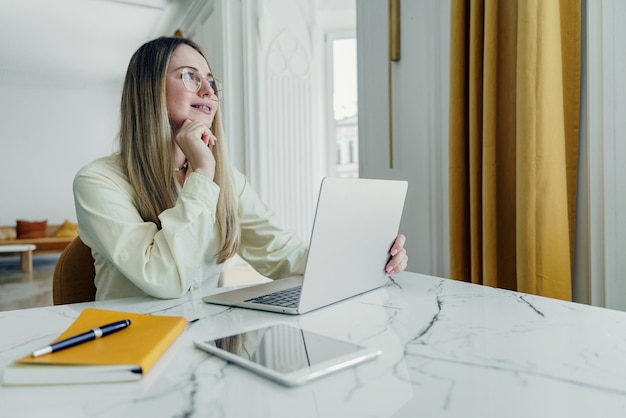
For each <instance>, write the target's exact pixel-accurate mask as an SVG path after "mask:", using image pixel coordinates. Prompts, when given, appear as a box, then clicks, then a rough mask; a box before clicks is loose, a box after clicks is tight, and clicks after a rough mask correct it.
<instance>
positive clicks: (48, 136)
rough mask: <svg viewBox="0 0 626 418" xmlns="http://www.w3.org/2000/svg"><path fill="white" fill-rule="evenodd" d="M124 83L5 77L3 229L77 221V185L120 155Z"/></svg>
mask: <svg viewBox="0 0 626 418" xmlns="http://www.w3.org/2000/svg"><path fill="white" fill-rule="evenodd" d="M120 91H121V80H120V81H119V82H115V81H111V82H103V81H98V80H90V79H86V78H85V79H82V80H81V79H78V78H77V79H72V78H71V77H67V78H59V77H50V76H47V75H46V74H24V73H20V74H12V73H8V72H6V71H5V72H0V132H1V134H0V149H1V152H0V161H1V162H0V179H2V180H1V181H0V225H15V221H16V220H17V219H27V220H42V219H47V220H48V222H49V223H62V222H63V221H64V220H65V219H68V220H71V221H73V222H75V221H76V215H75V210H74V200H73V194H72V181H73V178H74V174H75V173H76V171H78V169H79V168H80V167H82V166H83V165H85V164H86V163H88V162H90V161H91V160H93V159H95V158H97V157H99V156H102V155H106V154H109V153H111V152H112V150H113V143H114V139H115V136H116V133H117V129H118V119H119V118H118V112H119V98H120Z"/></svg>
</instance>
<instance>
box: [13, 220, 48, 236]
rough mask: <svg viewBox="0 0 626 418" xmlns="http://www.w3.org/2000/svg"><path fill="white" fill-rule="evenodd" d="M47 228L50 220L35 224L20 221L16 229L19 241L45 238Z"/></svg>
mask: <svg viewBox="0 0 626 418" xmlns="http://www.w3.org/2000/svg"><path fill="white" fill-rule="evenodd" d="M47 226H48V220H45V221H35V222H31V221H24V220H18V221H17V227H16V228H15V230H16V235H17V239H20V238H45V237H46V227H47Z"/></svg>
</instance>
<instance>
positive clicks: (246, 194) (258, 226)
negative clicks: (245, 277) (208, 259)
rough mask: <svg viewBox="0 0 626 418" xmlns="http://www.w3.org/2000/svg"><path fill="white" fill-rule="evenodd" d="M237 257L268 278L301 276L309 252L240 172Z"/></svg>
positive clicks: (238, 182)
mask: <svg viewBox="0 0 626 418" xmlns="http://www.w3.org/2000/svg"><path fill="white" fill-rule="evenodd" d="M236 175H238V176H239V179H238V181H236V183H237V184H241V185H242V186H241V188H240V195H239V216H240V222H241V245H240V249H239V255H240V256H241V257H242V258H243V259H244V260H246V261H247V262H248V263H249V264H250V265H251V266H252V267H253V268H254V269H255V270H257V271H258V272H259V273H261V274H262V275H264V276H267V277H269V278H271V279H280V278H284V277H288V276H293V275H296V274H303V273H304V267H305V264H306V258H307V253H308V249H307V246H306V244H304V243H303V242H302V241H301V240H300V239H299V238H298V237H297V235H296V234H295V233H293V232H291V231H287V230H285V229H283V228H282V227H281V226H280V224H279V221H278V218H277V216H276V214H275V213H274V212H273V211H272V210H271V209H270V208H269V207H268V206H267V205H266V204H265V203H264V202H263V201H262V200H261V199H260V198H259V197H258V195H257V194H256V192H255V191H254V190H253V188H252V187H251V186H250V185H249V184H248V182H247V179H246V178H245V177H244V176H243V175H242V174H240V173H236Z"/></svg>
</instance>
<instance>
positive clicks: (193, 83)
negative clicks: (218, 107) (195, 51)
mask: <svg viewBox="0 0 626 418" xmlns="http://www.w3.org/2000/svg"><path fill="white" fill-rule="evenodd" d="M180 79H181V80H182V82H183V84H184V85H185V88H186V89H187V91H189V92H191V93H197V92H198V91H200V88H201V87H202V79H205V80H206V81H207V83H209V87H211V90H213V93H214V94H215V96H217V97H218V100H219V96H218V93H219V92H221V91H222V85H221V84H220V82H219V81H217V80H216V79H214V78H213V76H212V75H207V76H201V75H200V74H198V72H197V71H196V70H194V69H193V68H188V67H185V68H183V69H182V70H181V72H180Z"/></svg>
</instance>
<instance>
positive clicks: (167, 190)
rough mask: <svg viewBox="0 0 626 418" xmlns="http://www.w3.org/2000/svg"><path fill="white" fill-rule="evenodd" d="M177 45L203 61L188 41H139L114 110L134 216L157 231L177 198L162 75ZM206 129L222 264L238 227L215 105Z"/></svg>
mask: <svg viewBox="0 0 626 418" xmlns="http://www.w3.org/2000/svg"><path fill="white" fill-rule="evenodd" d="M182 44H186V45H189V46H191V47H192V48H194V49H195V50H196V51H198V53H200V55H202V56H203V57H204V59H205V60H206V55H205V54H204V53H203V52H202V50H201V49H200V47H199V46H198V45H197V44H196V43H194V42H193V41H190V40H189V39H185V38H170V37H161V38H157V39H155V40H153V41H150V42H147V43H145V44H144V45H142V46H141V47H140V48H139V49H138V50H137V51H136V52H135V54H134V55H133V56H132V58H131V60H130V63H129V64H128V70H127V71H126V78H125V80H124V87H123V90H122V101H121V106H120V111H121V115H120V120H121V124H120V132H119V142H120V154H121V158H122V165H123V168H124V170H125V171H126V174H127V175H128V180H129V182H130V184H131V186H132V187H133V189H134V191H135V195H136V202H135V205H136V207H137V209H138V210H139V214H140V215H141V217H142V218H143V219H144V221H150V222H154V223H155V224H156V225H157V227H158V228H159V229H161V222H160V220H159V215H160V214H161V213H162V212H163V211H164V210H166V209H169V208H171V207H173V206H174V205H175V203H176V199H177V198H178V187H177V179H176V174H175V171H174V153H173V151H172V147H173V142H172V141H173V139H172V136H173V127H172V126H171V124H170V121H169V117H168V112H167V106H166V96H165V75H166V72H167V66H168V64H169V61H170V58H171V56H172V54H173V53H174V51H175V50H176V48H177V47H178V46H180V45H182ZM207 64H208V60H207ZM210 128H211V131H212V132H213V134H214V135H215V136H216V138H217V143H216V144H215V146H213V147H212V151H213V155H214V156H215V164H216V165H215V179H214V181H215V183H216V184H217V185H219V186H220V194H219V199H218V202H217V214H216V217H217V223H218V227H219V231H220V238H221V241H222V242H221V248H220V250H219V252H218V253H217V254H216V257H217V261H218V263H223V262H224V261H226V260H227V259H228V258H230V257H232V256H233V255H234V254H235V253H236V252H237V249H238V247H239V242H240V229H239V219H238V216H237V203H236V198H235V190H234V185H233V178H232V172H231V168H230V164H229V162H228V156H227V153H226V146H225V144H224V141H223V140H222V139H223V137H224V135H223V131H222V118H221V112H220V109H219V107H218V109H217V111H216V113H215V118H214V119H213V124H212V125H211V127H210Z"/></svg>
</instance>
